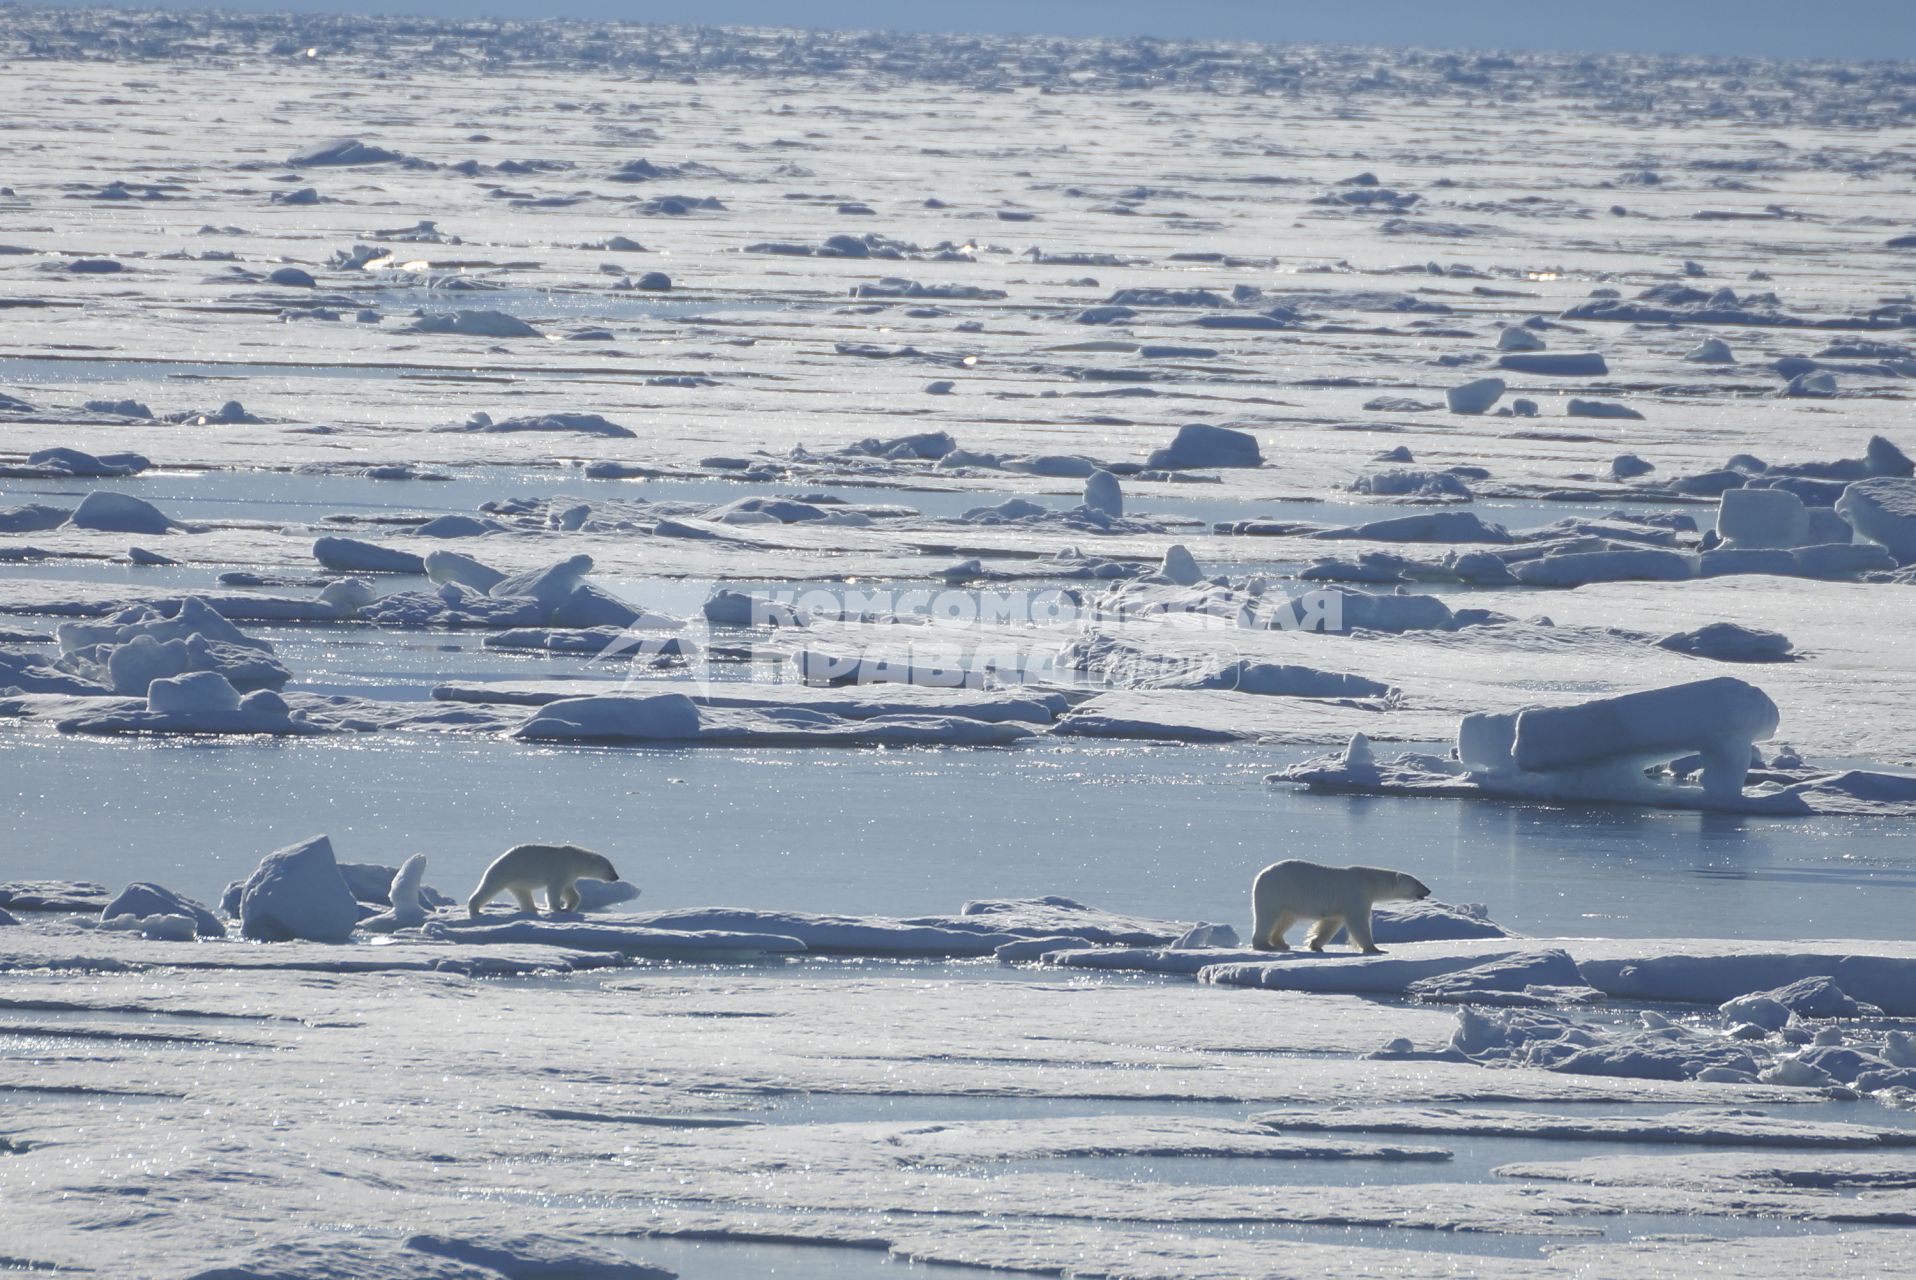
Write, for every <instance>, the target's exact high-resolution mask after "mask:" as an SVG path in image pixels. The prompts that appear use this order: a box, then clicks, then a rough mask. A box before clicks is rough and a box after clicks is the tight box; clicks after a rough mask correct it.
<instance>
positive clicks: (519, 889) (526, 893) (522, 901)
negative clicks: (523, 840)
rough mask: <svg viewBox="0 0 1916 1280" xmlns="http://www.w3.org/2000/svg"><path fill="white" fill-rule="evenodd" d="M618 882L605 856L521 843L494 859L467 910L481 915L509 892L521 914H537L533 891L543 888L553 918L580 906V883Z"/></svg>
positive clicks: (571, 848)
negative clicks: (487, 906)
mask: <svg viewBox="0 0 1916 1280" xmlns="http://www.w3.org/2000/svg"><path fill="white" fill-rule="evenodd" d="M585 878H590V879H593V880H617V879H618V878H619V873H618V872H617V871H614V870H613V869H612V864H611V863H610V862H609V861H607V860H606V858H605V856H604V855H603V854H597V853H594V852H592V850H590V849H581V848H580V847H579V846H577V845H575V844H519V845H514V846H513V847H512V848H510V849H508V850H506V851H505V852H504V853H502V854H500V855H499V856H498V857H497V858H495V859H493V862H492V865H491V866H489V867H487V868H486V874H485V875H483V876H481V877H480V878H479V887H478V888H477V889H474V890H473V891H472V896H471V897H470V898H468V899H466V911H467V913H468V914H469V915H472V916H474V917H476V916H478V914H479V912H480V910H481V908H483V907H484V906H485V905H486V904H487V903H488V902H491V901H492V900H493V899H494V898H496V897H498V896H499V895H500V894H502V893H506V892H510V893H511V894H512V896H513V897H515V898H517V899H518V900H519V909H520V910H521V911H537V910H538V909H539V908H538V907H537V906H536V905H535V904H534V903H533V901H532V891H533V890H534V889H538V888H544V889H545V891H546V910H547V911H549V912H551V913H552V914H554V915H557V914H558V913H559V912H561V911H573V910H576V909H577V908H578V905H579V889H578V885H577V883H576V882H577V881H579V880H581V879H585Z"/></svg>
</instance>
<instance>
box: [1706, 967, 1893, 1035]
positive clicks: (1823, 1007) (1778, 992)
mask: <svg viewBox="0 0 1916 1280" xmlns="http://www.w3.org/2000/svg"><path fill="white" fill-rule="evenodd" d="M1717 1012H1719V1013H1721V1014H1722V1015H1723V1016H1724V1017H1726V1018H1730V1019H1734V1020H1736V1021H1739V1022H1753V1023H1755V1024H1756V1025H1757V1026H1759V1027H1764V1028H1766V1029H1768V1030H1771V1031H1777V1030H1780V1029H1781V1028H1782V1027H1783V1024H1784V1023H1786V1022H1788V1021H1789V1020H1790V1017H1791V1015H1795V1016H1797V1017H1801V1018H1858V1017H1862V1016H1864V1015H1865V1014H1866V1013H1867V1012H1871V1010H1869V1009H1866V1008H1865V1007H1864V1006H1863V1005H1860V1004H1858V1003H1857V1002H1856V1001H1855V1000H1853V999H1851V998H1850V997H1849V995H1848V994H1847V993H1846V992H1845V991H1844V990H1843V989H1842V988H1841V987H1839V986H1837V985H1836V983H1835V981H1834V980H1833V979H1831V978H1829V977H1826V976H1823V975H1820V974H1819V975H1816V976H1814V977H1808V978H1799V979H1797V980H1796V981H1795V982H1792V983H1789V984H1788V985H1786V986H1781V987H1776V988H1773V989H1771V990H1769V991H1753V992H1751V993H1750V994H1749V995H1746V996H1738V997H1737V998H1736V999H1734V1000H1726V1001H1724V1002H1723V1003H1722V1004H1721V1005H1719V1006H1717Z"/></svg>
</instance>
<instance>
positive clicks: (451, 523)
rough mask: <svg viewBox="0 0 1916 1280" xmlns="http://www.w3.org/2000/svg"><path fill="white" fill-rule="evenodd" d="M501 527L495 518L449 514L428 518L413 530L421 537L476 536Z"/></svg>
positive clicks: (494, 531) (493, 531)
mask: <svg viewBox="0 0 1916 1280" xmlns="http://www.w3.org/2000/svg"><path fill="white" fill-rule="evenodd" d="M502 528H504V526H503V525H501V524H499V523H498V522H497V521H496V520H481V519H479V518H478V517H477V516H463V515H450V516H438V517H436V518H434V519H432V520H428V521H426V523H424V524H422V525H420V526H419V527H418V528H417V529H414V530H413V532H414V533H415V534H417V535H418V536H420V537H422V538H477V537H482V536H484V535H485V534H488V533H497V532H498V531H499V530H500V529H502Z"/></svg>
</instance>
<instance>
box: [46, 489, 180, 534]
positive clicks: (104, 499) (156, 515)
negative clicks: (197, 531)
mask: <svg viewBox="0 0 1916 1280" xmlns="http://www.w3.org/2000/svg"><path fill="white" fill-rule="evenodd" d="M67 523H68V524H69V525H71V526H72V527H73V528H75V529H101V530H106V531H108V532H112V533H171V532H172V531H173V530H175V529H185V528H186V526H185V525H182V524H181V523H180V522H179V521H177V520H174V519H173V518H172V517H170V516H168V515H167V514H165V513H164V512H162V511H161V510H160V509H159V508H158V507H156V506H154V505H153V504H152V503H150V502H145V501H142V500H141V499H139V498H130V497H128V496H127V495H126V494H123V493H108V492H107V491H106V490H104V489H95V490H94V491H93V492H92V493H89V494H87V496H86V497H84V498H82V499H80V505H79V506H78V507H76V508H75V509H74V511H73V514H72V515H70V516H68V517H67Z"/></svg>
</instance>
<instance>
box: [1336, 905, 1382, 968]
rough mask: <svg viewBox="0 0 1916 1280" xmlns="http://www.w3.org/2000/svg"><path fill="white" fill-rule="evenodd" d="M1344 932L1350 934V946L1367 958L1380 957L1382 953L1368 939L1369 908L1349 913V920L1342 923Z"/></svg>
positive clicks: (1369, 938)
mask: <svg viewBox="0 0 1916 1280" xmlns="http://www.w3.org/2000/svg"><path fill="white" fill-rule="evenodd" d="M1344 930H1345V932H1347V933H1349V934H1350V937H1351V945H1352V946H1353V947H1356V948H1357V949H1358V950H1359V951H1361V952H1363V953H1364V954H1365V955H1367V956H1381V955H1383V954H1384V953H1383V951H1382V950H1381V949H1380V948H1379V947H1378V945H1377V944H1376V943H1375V942H1372V941H1371V937H1370V908H1369V907H1366V908H1364V910H1362V911H1353V912H1351V915H1350V919H1348V920H1346V921H1345V922H1344Z"/></svg>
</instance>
